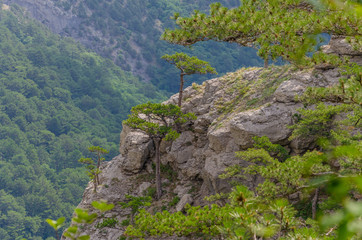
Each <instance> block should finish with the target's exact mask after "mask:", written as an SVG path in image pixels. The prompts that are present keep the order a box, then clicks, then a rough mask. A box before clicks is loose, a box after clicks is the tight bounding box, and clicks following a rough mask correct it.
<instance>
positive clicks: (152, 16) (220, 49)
mask: <svg viewBox="0 0 362 240" xmlns="http://www.w3.org/2000/svg"><path fill="white" fill-rule="evenodd" d="M52 1H53V2H54V4H55V5H57V6H59V7H60V8H63V9H67V11H68V13H69V14H76V15H77V16H79V17H80V18H81V19H80V21H79V25H80V27H79V28H77V27H75V28H76V29H69V33H70V34H71V35H72V36H74V35H75V36H77V38H78V37H81V38H83V39H84V38H85V39H87V40H85V41H84V42H89V44H87V45H88V46H89V47H90V48H92V49H95V50H96V51H97V52H100V53H101V55H102V56H106V57H108V58H110V59H112V60H114V61H115V62H116V64H117V65H120V66H121V67H122V69H125V70H127V71H131V72H133V73H136V74H137V75H138V74H139V75H140V77H141V78H143V79H144V80H147V81H148V80H149V81H151V82H152V84H153V85H155V86H157V88H158V89H163V90H166V91H167V92H168V93H169V94H173V93H175V92H177V91H178V89H179V84H178V82H177V81H170V79H173V78H174V76H175V75H176V74H177V71H176V69H171V68H170V67H169V65H168V64H167V63H166V62H165V61H163V60H162V59H161V56H162V55H164V54H172V53H174V52H180V51H183V52H186V53H187V54H190V55H195V56H198V57H199V58H200V59H204V60H206V61H208V62H210V63H211V65H213V66H218V72H220V73H227V72H232V71H235V70H236V69H239V68H240V67H241V66H256V65H258V66H260V65H261V64H262V61H261V59H260V58H258V56H257V55H256V51H255V50H253V49H248V48H239V47H237V46H234V45H227V44H215V43H212V42H208V43H201V44H197V46H194V47H193V48H188V49H182V48H180V47H179V46H174V45H171V44H168V43H167V42H165V41H161V40H160V35H161V33H162V31H163V29H164V28H173V27H174V25H175V24H174V23H173V20H171V19H170V17H171V16H172V15H173V13H174V12H180V13H181V14H183V15H190V13H192V11H193V9H201V10H207V9H208V6H209V4H210V3H211V2H212V1H210V0H196V1H190V0H184V1H179V0H158V1H153V0H134V1H124V0H117V1H107V0H102V1H83V2H81V3H79V4H74V3H73V2H72V0H62V1H58V0H52ZM220 2H222V3H223V4H225V5H226V6H230V7H235V6H238V5H239V4H240V1H239V0H221V1H220ZM63 4H66V6H71V7H70V8H69V10H68V8H66V7H64V5H63ZM139 16H142V17H139ZM94 29H95V30H96V32H98V33H100V34H102V35H101V37H99V35H97V36H95V35H94ZM73 34H74V35H73ZM209 77H210V75H192V76H190V77H189V81H190V83H191V82H198V83H202V82H203V81H204V80H207V79H208V78H209ZM152 87H153V86H147V87H143V88H142V89H140V91H144V92H146V93H147V94H149V96H152V91H150V89H151V88H152ZM153 88H154V87H153Z"/></svg>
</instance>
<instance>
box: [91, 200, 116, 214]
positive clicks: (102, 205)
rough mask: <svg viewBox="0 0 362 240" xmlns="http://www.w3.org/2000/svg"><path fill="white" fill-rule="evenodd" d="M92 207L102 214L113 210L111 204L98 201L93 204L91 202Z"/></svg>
mask: <svg viewBox="0 0 362 240" xmlns="http://www.w3.org/2000/svg"><path fill="white" fill-rule="evenodd" d="M92 206H93V207H94V208H95V209H97V210H99V211H100V212H102V213H103V212H107V211H109V210H112V209H113V208H114V204H113V203H110V204H108V203H107V202H104V201H100V202H97V201H94V202H92Z"/></svg>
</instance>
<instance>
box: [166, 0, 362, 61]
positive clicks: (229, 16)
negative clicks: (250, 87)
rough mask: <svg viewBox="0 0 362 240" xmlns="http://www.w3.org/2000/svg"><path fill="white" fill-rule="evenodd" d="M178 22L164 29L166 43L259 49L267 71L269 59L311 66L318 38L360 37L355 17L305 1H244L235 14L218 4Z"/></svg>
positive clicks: (177, 15) (360, 29) (357, 20)
mask: <svg viewBox="0 0 362 240" xmlns="http://www.w3.org/2000/svg"><path fill="white" fill-rule="evenodd" d="M347 2H348V1H347ZM174 19H175V21H176V24H177V25H178V26H179V28H177V29H174V30H170V29H166V30H165V32H164V33H163V35H162V39H164V40H166V41H168V42H170V43H174V44H179V45H183V46H189V45H192V44H195V43H197V42H200V41H208V40H214V41H220V42H230V43H237V44H239V45H240V46H246V47H252V48H255V49H258V55H259V56H261V57H262V58H263V59H264V60H265V67H267V65H268V60H269V58H271V59H273V60H275V59H277V58H278V57H282V58H283V59H284V60H287V61H290V62H292V63H295V64H297V65H300V66H303V65H310V57H308V56H307V53H308V52H313V51H314V50H315V45H316V44H317V43H318V42H319V41H317V40H318V39H317V34H319V33H329V34H331V35H343V36H356V35H362V28H361V19H360V18H359V17H358V15H357V13H352V14H347V13H346V12H345V11H343V10H340V9H338V8H336V7H333V6H329V5H328V6H327V7H325V8H321V9H319V10H316V9H315V8H313V5H311V4H310V2H309V1H305V0H262V1H253V0H242V1H241V5H240V6H239V7H237V8H233V9H228V8H226V7H224V6H222V5H221V4H220V3H214V4H211V5H210V12H209V14H208V15H207V14H205V13H201V12H199V11H195V12H194V14H193V15H191V16H190V17H180V16H179V14H175V15H174ZM360 44H361V43H360ZM360 46H361V45H360Z"/></svg>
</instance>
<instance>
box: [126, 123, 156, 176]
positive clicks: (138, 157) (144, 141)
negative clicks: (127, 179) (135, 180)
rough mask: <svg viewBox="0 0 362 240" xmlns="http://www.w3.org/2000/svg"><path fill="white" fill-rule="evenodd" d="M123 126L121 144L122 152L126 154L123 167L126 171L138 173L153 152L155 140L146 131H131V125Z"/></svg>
mask: <svg viewBox="0 0 362 240" xmlns="http://www.w3.org/2000/svg"><path fill="white" fill-rule="evenodd" d="M123 127H124V131H122V133H121V146H120V152H121V154H122V155H123V156H124V161H123V165H122V168H123V170H124V171H125V172H129V173H132V174H134V173H138V172H140V171H141V169H142V168H143V166H144V164H145V162H146V161H147V159H149V158H150V156H151V153H152V152H153V149H154V146H153V142H152V141H151V140H150V138H149V137H148V135H147V134H145V133H144V132H142V131H136V130H134V131H130V128H129V127H127V126H123Z"/></svg>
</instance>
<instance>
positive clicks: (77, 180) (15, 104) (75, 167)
mask: <svg viewBox="0 0 362 240" xmlns="http://www.w3.org/2000/svg"><path fill="white" fill-rule="evenodd" d="M141 88H146V89H149V91H148V92H147V95H148V94H150V95H149V96H150V98H148V97H146V95H145V93H143V92H141V91H140V90H139V89H141ZM0 89H1V90H0V105H1V111H0V156H1V157H0V182H1V184H0V195H1V197H0V198H2V200H1V201H0V209H2V210H1V214H0V215H1V217H0V219H1V220H0V226H1V227H0V239H4V240H5V239H10V240H13V239H21V238H27V239H46V238H48V237H50V236H54V229H53V228H52V227H50V226H49V225H48V224H42V223H44V222H45V220H46V219H47V218H50V219H58V218H59V217H61V216H65V217H67V218H68V219H69V218H70V216H71V215H72V213H73V211H74V208H75V206H76V205H77V204H78V203H79V201H80V200H81V198H82V193H83V191H84V187H85V186H86V184H87V182H88V181H89V179H88V177H87V175H86V174H85V172H84V170H83V169H82V168H81V164H80V163H79V162H77V161H76V160H77V159H80V158H90V157H92V155H93V153H91V152H89V151H88V146H91V145H100V146H103V147H104V148H107V149H109V151H110V154H109V155H108V156H107V157H106V158H107V160H110V159H111V158H112V157H113V156H115V155H116V154H118V143H119V132H120V130H121V123H120V120H123V119H125V118H126V117H127V114H128V112H129V109H130V108H131V106H133V105H135V104H138V103H142V102H147V101H148V100H151V99H153V100H154V101H160V100H161V99H163V97H162V94H160V93H159V92H157V91H155V90H154V89H155V88H154V87H149V85H148V84H144V83H141V82H139V81H138V79H137V78H135V77H134V76H132V75H130V74H129V73H127V72H124V71H122V70H121V69H120V68H119V67H117V66H116V65H114V64H113V63H112V62H110V61H109V60H106V59H104V58H102V57H100V56H98V55H96V54H95V53H92V52H89V51H87V50H86V49H85V48H84V47H82V46H81V45H80V44H78V43H76V42H75V41H73V40H71V39H69V38H61V37H59V36H56V35H54V34H51V33H50V32H49V31H48V30H47V29H46V28H45V27H41V26H40V25H39V24H38V23H35V22H34V21H32V20H31V19H29V18H27V17H26V14H24V12H23V11H22V10H20V8H18V7H12V8H10V10H0ZM152 89H153V91H152ZM8 200H11V201H8ZM67 224H69V222H67V223H65V225H67ZM61 230H62V229H61ZM61 230H59V231H61ZM5 233H6V234H5Z"/></svg>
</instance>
